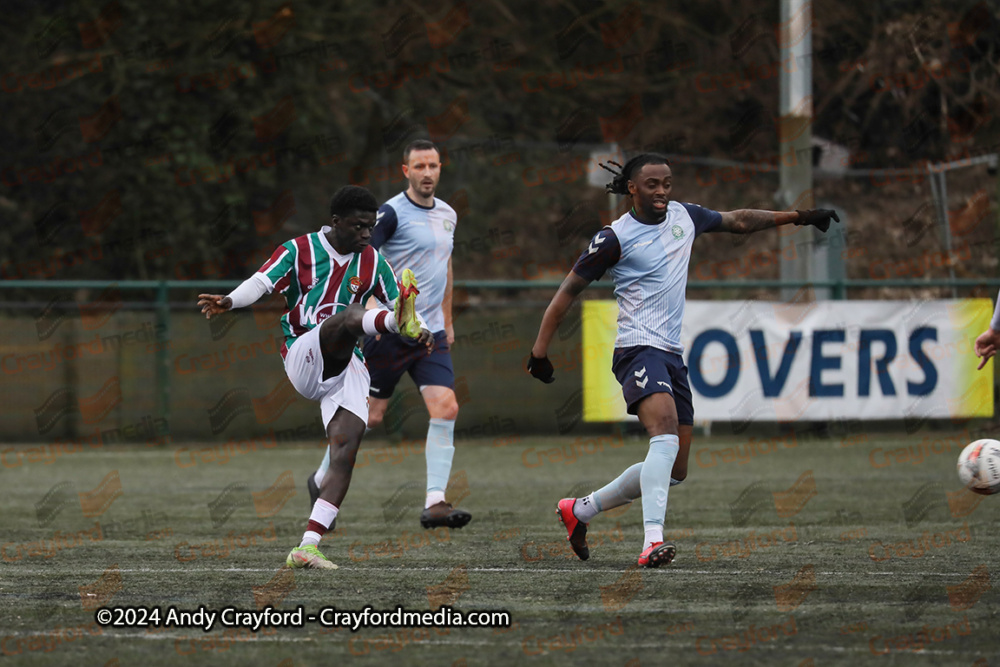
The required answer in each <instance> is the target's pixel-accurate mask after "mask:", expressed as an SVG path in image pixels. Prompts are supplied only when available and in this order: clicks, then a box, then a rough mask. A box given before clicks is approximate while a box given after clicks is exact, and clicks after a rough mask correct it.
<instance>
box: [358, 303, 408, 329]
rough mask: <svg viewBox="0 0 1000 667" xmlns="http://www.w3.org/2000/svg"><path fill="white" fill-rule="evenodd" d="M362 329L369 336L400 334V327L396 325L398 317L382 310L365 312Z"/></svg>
mask: <svg viewBox="0 0 1000 667" xmlns="http://www.w3.org/2000/svg"><path fill="white" fill-rule="evenodd" d="M361 328H362V329H364V331H365V333H366V334H368V335H369V336H377V335H378V334H384V333H399V326H397V324H396V315H395V314H394V313H392V312H391V311H388V310H382V309H381V308H371V309H369V310H366V311H365V314H364V316H363V317H362V318H361Z"/></svg>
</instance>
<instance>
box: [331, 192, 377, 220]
mask: <svg viewBox="0 0 1000 667" xmlns="http://www.w3.org/2000/svg"><path fill="white" fill-rule="evenodd" d="M354 211H370V212H372V213H374V212H376V211H378V201H376V199H375V195H373V194H372V193H371V192H369V191H368V188H362V187H359V186H357V185H345V186H344V187H342V188H340V189H339V190H337V192H335V193H334V195H333V197H331V198H330V215H331V216H334V215H339V216H344V215H347V214H348V213H353V212H354Z"/></svg>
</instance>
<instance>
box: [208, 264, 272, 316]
mask: <svg viewBox="0 0 1000 667" xmlns="http://www.w3.org/2000/svg"><path fill="white" fill-rule="evenodd" d="M269 287H270V284H269V283H268V282H267V281H266V280H264V279H262V278H261V277H260V274H259V273H255V274H253V275H252V276H250V277H249V278H247V279H246V280H244V281H243V282H242V283H241V284H240V286H239V287H237V288H236V289H234V290H233V291H232V292H230V293H229V294H227V295H226V296H223V295H221V294H199V295H198V305H199V306H201V312H203V313H205V319H206V320H209V319H212V316H213V315H220V314H222V313H224V312H226V311H227V310H232V309H233V308H245V307H247V306H252V305H253V304H255V303H257V300H258V299H260V297H262V296H264V295H265V294H267V293H268V292H270V291H271V290H270V289H268V288H269Z"/></svg>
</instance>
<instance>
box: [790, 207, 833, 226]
mask: <svg viewBox="0 0 1000 667" xmlns="http://www.w3.org/2000/svg"><path fill="white" fill-rule="evenodd" d="M796 213H798V214H799V220H798V221H797V222H796V223H795V224H796V225H812V226H813V227H816V228H817V229H819V231H821V232H825V231H827V230H828V229H830V219H831V218H832V219H834V220H836V221H837V222H840V218H838V217H837V212H836V211H831V210H830V209H828V208H815V209H809V210H808V211H796Z"/></svg>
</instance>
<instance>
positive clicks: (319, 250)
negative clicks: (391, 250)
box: [257, 226, 399, 361]
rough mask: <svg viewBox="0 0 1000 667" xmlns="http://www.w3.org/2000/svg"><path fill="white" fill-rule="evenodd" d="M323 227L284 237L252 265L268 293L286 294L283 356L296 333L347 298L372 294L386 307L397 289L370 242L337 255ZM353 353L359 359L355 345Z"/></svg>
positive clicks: (347, 301) (362, 300)
mask: <svg viewBox="0 0 1000 667" xmlns="http://www.w3.org/2000/svg"><path fill="white" fill-rule="evenodd" d="M328 231H330V227H327V226H325V227H323V228H322V229H321V230H320V231H318V232H315V233H312V234H306V235H305V236H299V237H297V238H294V239H292V240H291V241H287V242H286V243H283V244H282V245H280V246H278V248H277V249H276V250H275V251H274V253H273V254H272V255H271V257H270V259H268V260H267V261H266V262H264V265H263V266H261V267H260V269H259V270H258V271H257V275H259V276H261V277H262V278H263V279H264V281H265V282H266V283H267V285H268V292H269V293H271V292H273V291H275V290H277V291H278V292H280V293H281V294H282V295H284V297H285V312H284V314H283V315H282V316H281V330H282V332H283V333H284V334H285V342H284V344H283V345H282V347H281V357H282V359H283V358H284V357H285V355H286V354H287V353H288V348H290V347H291V346H292V344H293V343H294V342H295V341H296V340H297V339H298V337H299V336H301V335H302V334H304V333H306V332H307V331H309V330H310V329H312V328H314V327H316V326H319V324H320V323H321V322H322V321H323V320H325V319H327V318H328V317H331V316H332V315H336V314H337V313H339V312H341V311H342V310H344V309H345V308H347V306H349V305H350V304H352V303H360V304H362V305H364V304H365V303H367V301H368V298H369V297H372V296H373V297H375V298H376V299H377V300H378V301H380V302H381V303H383V304H385V305H386V306H388V307H390V308H391V307H392V306H393V304H394V302H395V300H396V297H397V296H398V295H399V287H398V286H397V284H396V276H395V274H394V273H393V272H392V267H391V266H389V262H388V261H386V259H385V258H384V257H382V255H380V254H379V253H378V251H377V250H375V248H373V247H371V246H368V247H367V248H365V249H364V250H363V251H362V252H360V253H349V254H347V255H341V254H340V253H338V252H337V251H336V250H335V249H334V247H333V246H332V245H330V242H329V241H328V240H327V238H326V234H327V232H328ZM354 354H356V355H357V356H358V358H359V359H361V360H362V361H364V355H363V354H362V352H361V348H360V347H358V346H356V347H355V348H354Z"/></svg>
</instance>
